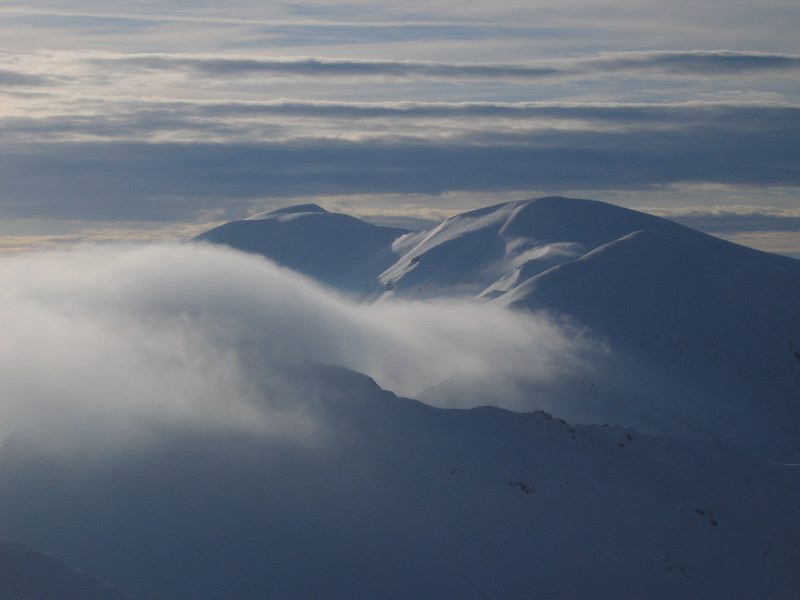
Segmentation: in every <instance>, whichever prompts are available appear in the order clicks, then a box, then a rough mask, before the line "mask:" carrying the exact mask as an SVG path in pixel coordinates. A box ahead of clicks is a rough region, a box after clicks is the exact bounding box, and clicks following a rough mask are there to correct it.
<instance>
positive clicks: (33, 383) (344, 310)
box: [0, 245, 580, 435]
mask: <svg viewBox="0 0 800 600" xmlns="http://www.w3.org/2000/svg"><path fill="white" fill-rule="evenodd" d="M0 281H2V287H0V320H1V322H2V329H3V336H2V339H0V380H2V382H3V401H2V405H0V421H2V423H3V431H2V432H1V433H2V434H8V433H9V432H10V430H11V429H13V427H15V426H16V425H18V424H20V423H24V422H26V421H30V420H31V419H33V420H34V421H38V420H40V419H41V418H43V417H45V416H48V417H49V418H50V419H51V420H56V421H60V420H61V416H62V415H70V414H75V413H78V414H90V415H94V414H102V415H113V416H114V418H115V420H116V421H117V422H120V423H126V424H128V425H130V426H131V427H132V428H133V429H136V428H137V427H141V426H144V425H146V424H148V423H151V424H152V423H156V424H158V423H161V424H168V425H174V424H190V425H192V426H201V427H223V428H231V427H232V428H243V429H246V430H251V431H255V432H257V433H261V432H267V433H283V434H291V435H308V434H311V433H312V432H314V431H317V430H318V429H319V426H320V423H318V422H317V421H316V418H315V415H314V411H313V410H311V409H310V408H309V407H310V406H311V404H310V403H308V402H306V401H307V400H308V398H303V397H298V394H299V393H300V392H299V389H300V387H299V386H298V384H299V383H303V384H304V385H307V384H308V383H309V382H308V381H297V380H296V379H293V378H296V377H297V373H298V372H299V373H306V372H305V371H303V370H302V365H304V364H308V363H324V364H335V365H340V366H344V367H347V368H350V369H354V370H358V371H361V372H363V373H365V374H367V375H370V376H372V377H374V378H375V379H376V380H377V382H378V383H379V384H380V385H382V386H383V387H385V388H387V389H390V390H393V391H395V392H397V393H399V394H403V395H409V396H413V395H415V394H417V393H419V392H421V391H423V390H425V389H426V388H429V387H431V386H434V385H436V384H437V383H440V382H442V381H444V380H446V379H448V378H451V377H456V378H457V377H460V376H466V375H469V376H471V377H480V376H481V375H482V374H485V375H486V376H487V377H497V376H499V375H501V374H503V373H512V374H513V373H517V374H524V375H525V377H526V378H528V379H537V378H538V379H540V380H542V381H546V380H549V379H551V378H553V377H556V376H558V374H559V373H562V374H563V372H565V371H568V370H570V369H573V368H575V365H576V364H578V363H579V362H580V360H579V358H578V355H579V354H580V352H579V348H578V345H577V344H576V342H574V341H571V340H570V338H569V337H568V336H567V335H565V333H564V332H562V331H561V330H560V329H559V328H557V327H556V326H555V325H553V324H552V323H550V322H548V321H547V320H545V319H543V318H535V317H533V316H530V315H523V314H517V313H511V312H508V311H505V310H502V309H493V308H490V307H487V306H481V305H477V304H471V303H461V302H455V301H448V302H446V303H436V302H434V303H426V304H421V303H412V302H393V301H392V302H384V303H378V304H371V305H362V304H357V303H355V302H353V301H350V300H348V299H345V298H342V297H340V296H338V295H336V294H334V293H333V292H330V291H328V290H326V289H323V288H321V287H319V286H318V285H316V284H314V283H312V282H310V281H309V280H306V279H305V278H303V277H302V276H300V275H298V274H296V273H293V272H290V271H287V270H285V269H282V268H279V267H277V266H276V265H274V264H273V263H271V262H268V261H267V260H265V259H262V258H260V257H255V256H251V255H245V254H241V253H238V252H235V251H233V250H229V249H223V248H212V247H205V246H196V245H186V246H178V247H176V246H144V247H129V248H117V249H109V248H107V247H106V248H85V249H80V250H76V251H73V252H66V253H60V254H39V255H31V256H26V257H18V258H9V259H4V260H2V261H1V262H0ZM298 365H300V367H301V368H300V369H299V370H298V369H297V368H294V367H297V366H298ZM288 366H293V367H292V368H285V367H288ZM289 373H294V375H289ZM311 373H312V371H310V370H309V371H308V372H307V374H306V375H304V377H306V376H307V377H313V375H311ZM304 389H307V388H304ZM497 401H498V400H497V399H494V398H486V402H485V403H487V404H490V403H493V402H497Z"/></svg>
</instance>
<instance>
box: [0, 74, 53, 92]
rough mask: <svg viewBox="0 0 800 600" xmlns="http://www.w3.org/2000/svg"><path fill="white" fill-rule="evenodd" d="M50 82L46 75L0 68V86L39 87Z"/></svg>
mask: <svg viewBox="0 0 800 600" xmlns="http://www.w3.org/2000/svg"><path fill="white" fill-rule="evenodd" d="M50 84H52V80H50V79H49V78H47V77H41V76H38V75H31V74H28V73H18V72H16V71H6V70H0V88H4V87H40V86H46V85H50Z"/></svg>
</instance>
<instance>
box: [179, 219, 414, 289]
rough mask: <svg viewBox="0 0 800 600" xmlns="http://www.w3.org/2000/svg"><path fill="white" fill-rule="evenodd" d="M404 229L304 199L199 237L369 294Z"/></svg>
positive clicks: (339, 287)
mask: <svg viewBox="0 0 800 600" xmlns="http://www.w3.org/2000/svg"><path fill="white" fill-rule="evenodd" d="M404 233H406V231H405V230H403V229H395V228H392V227H380V226H377V225H371V224H369V223H366V222H364V221H361V220H359V219H356V218H354V217H350V216H348V215H342V214H335V213H329V212H327V211H326V210H325V209H323V208H321V207H319V206H317V205H316V204H303V205H299V206H293V207H289V208H282V209H277V210H273V211H268V212H265V213H261V214H259V215H256V216H254V217H251V218H249V219H247V220H244V221H232V222H230V223H226V224H224V225H221V226H219V227H217V228H215V229H212V230H210V231H207V232H205V233H203V234H201V235H199V236H197V237H196V238H194V240H193V241H195V242H210V243H215V244H225V245H228V246H231V247H234V248H237V249H239V250H243V251H245V252H252V253H255V254H262V255H264V256H266V257H268V258H270V259H272V260H274V261H275V262H277V263H278V264H280V265H283V266H286V267H289V268H290V269H294V270H296V271H299V272H301V273H304V274H305V275H308V276H309V277H313V278H314V279H316V280H318V281H321V282H322V283H325V284H327V285H330V286H333V287H335V288H337V289H340V290H342V291H345V292H349V293H356V294H364V293H367V292H369V291H371V290H372V288H374V286H375V274H376V273H380V272H381V271H382V270H384V269H385V268H387V267H388V266H389V265H390V264H391V263H392V262H394V260H395V257H394V254H393V253H392V251H391V244H392V242H393V241H394V240H395V239H396V238H398V237H399V236H401V235H403V234H404Z"/></svg>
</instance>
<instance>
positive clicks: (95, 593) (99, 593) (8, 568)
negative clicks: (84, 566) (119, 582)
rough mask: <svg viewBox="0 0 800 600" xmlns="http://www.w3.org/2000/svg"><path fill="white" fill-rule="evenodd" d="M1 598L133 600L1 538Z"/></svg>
mask: <svg viewBox="0 0 800 600" xmlns="http://www.w3.org/2000/svg"><path fill="white" fill-rule="evenodd" d="M0 598H4V599H6V600H132V599H131V597H130V596H127V595H125V594H123V593H122V592H120V591H118V590H115V589H114V588H112V587H111V586H109V585H107V584H105V583H103V582H102V581H99V580H98V579H96V578H95V577H93V576H91V575H89V574H88V573H83V572H81V571H76V570H75V569H72V568H70V567H68V566H67V565H65V564H63V563H62V562H60V561H58V560H56V559H54V558H51V557H49V556H46V555H44V554H42V553H40V552H37V551H35V550H33V549H32V548H29V547H27V546H24V545H23V544H18V543H15V542H11V541H9V540H4V539H2V538H0Z"/></svg>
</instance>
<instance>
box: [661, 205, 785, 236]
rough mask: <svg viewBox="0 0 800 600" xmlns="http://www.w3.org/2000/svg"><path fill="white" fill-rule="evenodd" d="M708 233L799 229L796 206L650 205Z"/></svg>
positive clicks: (665, 214)
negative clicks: (683, 206) (659, 206)
mask: <svg viewBox="0 0 800 600" xmlns="http://www.w3.org/2000/svg"><path fill="white" fill-rule="evenodd" d="M648 212H652V213H654V214H658V215H660V216H663V217H667V218H668V219H672V220H673V221H677V222H678V223H682V224H684V225H687V226H689V227H692V228H694V229H699V230H700V231H706V232H708V233H749V232H757V231H758V232H800V210H798V209H789V208H764V207H754V206H711V207H708V206H702V207H685V208H673V209H656V210H653V209H650V210H649V211H648Z"/></svg>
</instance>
